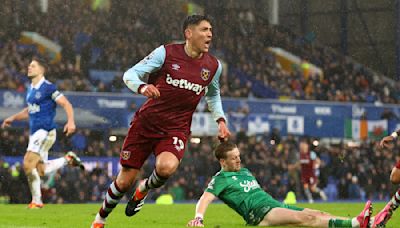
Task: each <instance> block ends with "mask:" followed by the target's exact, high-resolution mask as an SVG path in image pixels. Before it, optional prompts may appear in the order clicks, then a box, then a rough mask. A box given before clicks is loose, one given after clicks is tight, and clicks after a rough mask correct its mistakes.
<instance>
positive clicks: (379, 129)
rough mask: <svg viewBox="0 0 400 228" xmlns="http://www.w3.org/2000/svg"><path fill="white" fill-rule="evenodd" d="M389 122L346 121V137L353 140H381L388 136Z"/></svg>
mask: <svg viewBox="0 0 400 228" xmlns="http://www.w3.org/2000/svg"><path fill="white" fill-rule="evenodd" d="M387 131H388V123H387V120H346V123H345V137H346V138H352V139H367V138H375V139H379V138H382V137H383V136H386V135H387Z"/></svg>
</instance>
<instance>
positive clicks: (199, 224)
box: [187, 217, 204, 227]
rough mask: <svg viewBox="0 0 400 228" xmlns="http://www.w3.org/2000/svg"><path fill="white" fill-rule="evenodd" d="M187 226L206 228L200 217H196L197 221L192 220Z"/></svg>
mask: <svg viewBox="0 0 400 228" xmlns="http://www.w3.org/2000/svg"><path fill="white" fill-rule="evenodd" d="M187 226H188V227H204V224H203V219H202V218H200V217H196V218H195V219H192V220H190V221H189V222H188V224H187Z"/></svg>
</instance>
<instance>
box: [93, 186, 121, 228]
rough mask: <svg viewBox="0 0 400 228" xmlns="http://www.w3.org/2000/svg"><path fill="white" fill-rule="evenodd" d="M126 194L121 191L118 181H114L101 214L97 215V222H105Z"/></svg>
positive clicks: (100, 211)
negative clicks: (100, 220)
mask: <svg viewBox="0 0 400 228" xmlns="http://www.w3.org/2000/svg"><path fill="white" fill-rule="evenodd" d="M124 194H125V192H123V191H121V190H120V188H119V187H118V186H117V183H116V181H113V182H112V183H111V185H110V187H109V188H108V190H107V193H106V197H105V198H104V201H103V205H102V206H101V208H100V210H99V213H98V214H97V215H96V220H99V219H102V220H105V219H106V218H107V216H108V215H109V214H110V213H111V212H112V210H113V209H114V208H115V207H116V206H117V204H118V203H119V201H120V200H121V198H122V197H123V196H124Z"/></svg>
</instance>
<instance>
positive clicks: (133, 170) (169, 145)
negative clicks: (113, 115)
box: [92, 15, 230, 227]
mask: <svg viewBox="0 0 400 228" xmlns="http://www.w3.org/2000/svg"><path fill="white" fill-rule="evenodd" d="M183 33H184V37H185V43H182V44H168V45H162V46H160V47H158V48H156V49H155V50H154V51H153V52H152V53H150V54H149V55H148V56H147V57H145V58H144V59H143V60H142V61H140V62H139V63H137V64H136V65H135V66H133V67H132V68H131V69H129V70H128V71H127V72H125V74H124V76H123V80H124V82H125V84H126V85H127V87H128V88H129V89H131V90H132V91H133V92H135V93H139V94H142V95H144V96H146V97H147V101H146V102H145V103H144V104H143V105H142V107H141V108H140V109H139V110H138V111H137V112H136V114H135V116H134V118H133V120H132V122H131V126H130V128H129V131H128V134H127V136H126V138H125V141H124V144H123V146H122V150H121V154H120V163H121V165H122V169H121V170H120V172H119V174H118V176H117V178H116V180H115V181H114V182H112V184H111V185H110V188H109V189H108V191H107V193H106V197H105V200H104V202H103V205H102V207H101V208H100V211H99V212H98V213H97V215H96V218H95V220H94V222H93V223H92V227H104V224H105V220H106V217H107V216H108V215H109V214H110V213H111V211H112V210H113V209H114V208H115V206H116V205H117V204H118V202H119V201H120V199H121V198H122V196H123V195H124V194H125V192H127V191H128V190H129V189H130V188H131V187H132V185H133V183H134V181H135V179H136V175H137V174H138V173H139V171H140V169H141V167H142V166H143V163H144V162H145V161H146V159H147V158H148V156H149V155H150V154H151V153H154V155H155V156H156V163H155V169H154V171H153V172H152V174H151V175H150V176H149V177H148V178H146V179H144V180H142V181H141V182H140V183H139V185H138V186H137V188H136V190H135V193H134V195H133V197H132V199H131V200H130V201H129V202H128V204H127V206H126V209H125V214H126V215H127V216H132V215H134V214H136V213H137V212H139V210H140V209H141V208H142V206H143V204H144V200H145V198H146V196H147V193H148V192H149V190H151V189H155V188H159V187H161V186H162V185H164V183H165V182H166V181H167V179H168V178H169V177H170V176H171V175H172V174H174V172H175V171H176V169H177V168H178V165H179V163H180V161H181V159H182V158H183V154H184V151H185V145H186V141H187V138H188V137H189V135H190V126H191V121H192V116H193V113H194V111H195V110H196V106H197V105H198V103H199V102H200V99H201V98H202V97H203V96H205V99H206V102H207V103H208V107H209V109H210V111H211V114H212V116H213V118H214V120H215V121H216V122H217V123H218V130H219V131H218V137H219V138H220V139H221V140H225V139H227V138H228V137H229V136H230V132H229V130H228V128H227V126H226V117H225V115H224V112H223V109H222V104H221V97H220V89H219V77H220V75H221V71H222V65H221V63H220V61H219V60H218V59H216V58H215V57H214V56H212V55H210V54H209V53H208V50H209V48H210V44H211V40H212V26H211V22H210V19H209V18H208V17H206V16H202V15H192V16H188V17H187V18H186V20H185V21H184V23H183Z"/></svg>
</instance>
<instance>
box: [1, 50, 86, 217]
mask: <svg viewBox="0 0 400 228" xmlns="http://www.w3.org/2000/svg"><path fill="white" fill-rule="evenodd" d="M46 69H47V63H46V62H45V61H44V59H42V58H38V57H35V58H33V59H32V61H31V63H30V64H29V66H28V77H29V79H30V80H31V82H32V84H31V86H30V87H29V89H28V92H27V94H26V102H27V104H28V107H26V108H24V109H23V110H22V111H20V112H19V113H17V114H15V115H12V116H10V117H8V118H7V119H5V120H4V122H3V123H2V125H1V127H2V128H5V127H8V126H10V125H11V123H12V122H14V121H19V120H26V119H29V128H30V135H29V143H28V148H27V151H26V153H25V156H24V171H25V174H26V176H27V178H28V185H29V188H30V191H31V194H32V202H31V203H30V204H29V205H28V208H31V209H33V208H42V207H43V202H42V194H41V188H40V176H43V175H47V174H50V173H52V172H54V171H55V170H57V169H59V168H61V167H63V166H65V165H67V164H70V165H72V166H80V167H81V168H82V169H83V168H84V167H83V165H82V163H81V160H80V159H79V157H77V156H76V154H75V153H73V152H68V153H67V154H66V155H65V156H63V157H61V158H57V159H53V160H48V159H47V158H48V152H49V149H50V148H51V147H52V146H53V144H54V142H55V141H56V123H55V122H54V117H55V115H56V106H57V104H58V105H60V106H61V107H63V108H64V110H65V112H66V114H67V119H68V120H67V123H66V124H65V126H64V132H65V134H66V135H67V136H69V135H71V134H73V133H74V132H75V128H76V126H75V121H74V111H73V108H72V105H71V103H70V102H69V101H68V99H67V98H66V97H65V96H64V95H63V94H62V93H61V92H59V91H58V90H57V88H56V86H55V85H54V84H53V83H51V82H49V81H47V80H46V79H45V77H44V74H45V72H46Z"/></svg>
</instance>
